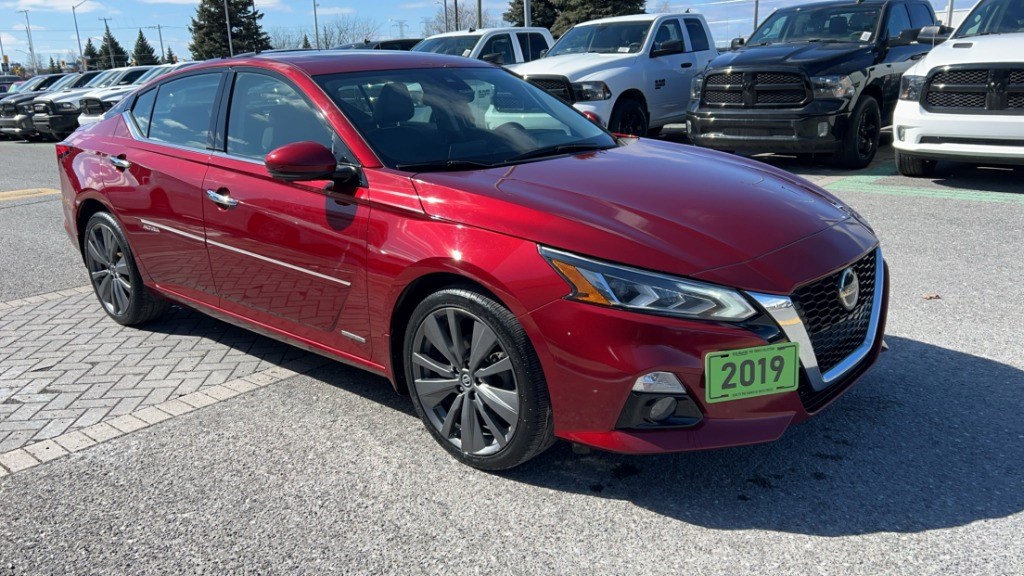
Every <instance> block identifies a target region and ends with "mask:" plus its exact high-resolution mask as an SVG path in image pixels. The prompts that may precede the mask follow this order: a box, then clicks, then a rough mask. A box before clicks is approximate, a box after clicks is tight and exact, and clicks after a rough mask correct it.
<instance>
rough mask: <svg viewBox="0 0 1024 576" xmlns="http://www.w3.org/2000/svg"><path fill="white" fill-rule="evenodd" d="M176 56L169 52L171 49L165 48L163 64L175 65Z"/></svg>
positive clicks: (176, 61)
mask: <svg viewBox="0 0 1024 576" xmlns="http://www.w3.org/2000/svg"><path fill="white" fill-rule="evenodd" d="M177 63H178V56H177V55H176V54H175V53H174V50H171V47H170V46H168V47H167V54H166V55H165V56H164V64H177Z"/></svg>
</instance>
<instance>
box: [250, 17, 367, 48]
mask: <svg viewBox="0 0 1024 576" xmlns="http://www.w3.org/2000/svg"><path fill="white" fill-rule="evenodd" d="M380 31H381V25H380V23H379V22H377V21H376V20H373V19H372V18H364V17H359V16H355V15H352V14H346V15H342V16H339V17H337V18H335V19H334V20H331V21H328V22H322V23H321V25H320V46H322V47H324V48H331V47H334V46H337V45H339V44H348V43H350V42H362V41H363V40H373V39H375V38H377V37H379V36H380ZM267 32H268V33H269V35H270V43H271V44H273V46H274V48H278V49H287V48H301V47H302V37H303V36H306V37H308V38H309V39H310V40H312V39H313V38H314V37H315V35H316V32H315V31H314V30H313V27H312V26H296V27H278V28H272V29H270V30H268V31H267Z"/></svg>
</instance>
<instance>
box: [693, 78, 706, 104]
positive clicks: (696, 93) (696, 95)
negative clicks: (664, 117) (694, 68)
mask: <svg viewBox="0 0 1024 576" xmlns="http://www.w3.org/2000/svg"><path fill="white" fill-rule="evenodd" d="M703 88H704V75H703V74H697V75H695V76H694V77H693V81H692V82H690V99H691V100H700V91H701V89H703Z"/></svg>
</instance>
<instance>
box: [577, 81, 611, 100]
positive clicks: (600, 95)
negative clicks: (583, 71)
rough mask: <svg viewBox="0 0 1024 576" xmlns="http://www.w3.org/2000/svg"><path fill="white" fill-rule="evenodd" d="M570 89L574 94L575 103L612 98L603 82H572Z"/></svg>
mask: <svg viewBox="0 0 1024 576" xmlns="http://www.w3.org/2000/svg"><path fill="white" fill-rule="evenodd" d="M572 89H573V91H574V92H575V93H576V101H577V102H590V101H593V100H608V99H609V98H611V97H612V91H611V90H609V89H608V85H607V84H605V83H604V82H573V83H572Z"/></svg>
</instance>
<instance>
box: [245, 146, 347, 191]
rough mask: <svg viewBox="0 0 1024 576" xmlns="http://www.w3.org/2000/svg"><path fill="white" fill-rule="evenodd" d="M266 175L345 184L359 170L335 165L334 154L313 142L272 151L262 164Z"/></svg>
mask: <svg viewBox="0 0 1024 576" xmlns="http://www.w3.org/2000/svg"><path fill="white" fill-rule="evenodd" d="M263 164H264V166H266V167H267V172H269V173H270V175H271V176H272V177H274V178H276V179H278V180H284V181H285V182H301V181H304V180H335V181H338V182H348V181H351V180H352V179H353V178H356V177H357V176H358V174H359V169H358V168H357V167H356V166H352V165H350V164H343V165H341V166H339V165H338V161H337V160H336V159H335V158H334V153H333V152H331V151H330V150H328V149H327V147H326V146H324V145H323V144H319V143H317V142H309V141H306V142H293V143H291V144H285V145H284V146H281V147H280V148H277V149H275V150H272V151H271V152H270V154H267V157H266V158H265V159H264V160H263Z"/></svg>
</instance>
